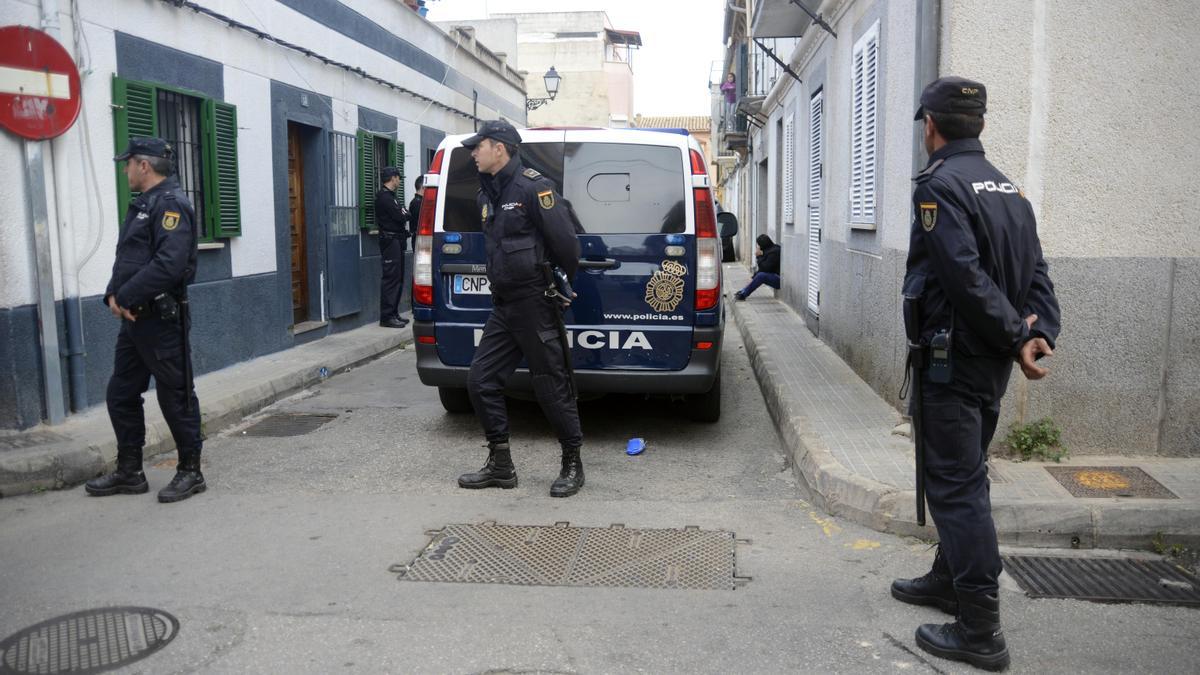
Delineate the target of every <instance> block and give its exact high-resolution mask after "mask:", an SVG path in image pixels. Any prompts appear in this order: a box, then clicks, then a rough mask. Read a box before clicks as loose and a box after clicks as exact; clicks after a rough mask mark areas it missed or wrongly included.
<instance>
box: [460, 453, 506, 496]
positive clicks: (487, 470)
mask: <svg viewBox="0 0 1200 675" xmlns="http://www.w3.org/2000/svg"><path fill="white" fill-rule="evenodd" d="M487 448H488V458H487V463H486V464H484V465H483V468H482V469H480V470H479V471H477V472H475V473H464V474H463V475H461V476H459V477H458V487H461V488H467V489H468V490H478V489H480V488H489V487H498V488H504V489H505V490H508V489H511V488H515V487H517V467H515V466H513V461H512V454H511V453H510V452H509V449H508V443H507V442H503V443H501V442H496V443H488V445H487Z"/></svg>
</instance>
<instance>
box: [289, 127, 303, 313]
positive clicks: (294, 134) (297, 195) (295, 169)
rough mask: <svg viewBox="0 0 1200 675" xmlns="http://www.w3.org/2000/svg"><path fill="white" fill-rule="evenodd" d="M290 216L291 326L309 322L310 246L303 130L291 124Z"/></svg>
mask: <svg viewBox="0 0 1200 675" xmlns="http://www.w3.org/2000/svg"><path fill="white" fill-rule="evenodd" d="M288 213H289V220H288V222H289V224H290V226H291V234H292V323H293V324H298V323H303V322H304V321H307V320H308V242H307V240H306V238H305V230H306V228H305V226H304V222H305V221H304V155H303V153H302V152H301V150H300V129H299V128H298V127H297V126H296V125H295V124H288Z"/></svg>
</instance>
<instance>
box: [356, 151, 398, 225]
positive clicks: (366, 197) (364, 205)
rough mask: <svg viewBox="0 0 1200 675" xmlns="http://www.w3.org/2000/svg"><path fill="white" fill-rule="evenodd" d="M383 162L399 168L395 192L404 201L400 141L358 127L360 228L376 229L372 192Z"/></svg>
mask: <svg viewBox="0 0 1200 675" xmlns="http://www.w3.org/2000/svg"><path fill="white" fill-rule="evenodd" d="M385 166H394V167H396V168H397V169H399V170H400V186H399V187H398V188H396V196H397V197H399V198H400V202H401V203H404V187H405V185H404V184H405V174H404V144H403V143H398V142H396V139H394V138H391V137H389V136H384V135H382V134H376V133H372V132H370V131H366V130H364V129H359V130H358V186H359V192H358V195H359V198H358V201H359V204H360V206H361V208H359V210H358V225H359V227H361V228H363V229H377V228H378V223H376V222H375V194H376V193H378V192H379V187H380V183H379V171H380V170H381V169H383V167H385Z"/></svg>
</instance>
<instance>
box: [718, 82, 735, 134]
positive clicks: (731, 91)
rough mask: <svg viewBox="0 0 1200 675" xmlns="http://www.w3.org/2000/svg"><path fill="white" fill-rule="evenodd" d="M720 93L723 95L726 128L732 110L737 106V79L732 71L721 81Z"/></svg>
mask: <svg viewBox="0 0 1200 675" xmlns="http://www.w3.org/2000/svg"><path fill="white" fill-rule="evenodd" d="M721 93H722V94H724V95H725V129H726V130H728V129H729V126H730V125H729V122H730V121H731V120H732V119H733V111H734V110H735V109H736V108H737V80H736V78H734V76H733V73H729V74H727V75H726V76H725V81H724V82H722V83H721Z"/></svg>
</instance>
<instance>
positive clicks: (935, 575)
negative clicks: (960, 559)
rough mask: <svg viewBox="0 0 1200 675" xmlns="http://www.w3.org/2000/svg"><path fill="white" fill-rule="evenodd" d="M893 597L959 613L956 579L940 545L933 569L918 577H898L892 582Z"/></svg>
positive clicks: (951, 612)
mask: <svg viewBox="0 0 1200 675" xmlns="http://www.w3.org/2000/svg"><path fill="white" fill-rule="evenodd" d="M892 597H893V598H895V599H897V600H899V601H900V602H907V603H908V604H910V605H933V606H934V607H937V608H938V609H940V610H942V611H943V612H946V613H947V614H958V596H957V595H955V594H954V579H953V578H952V577H951V576H950V567H949V566H948V565H946V559H945V558H944V557H943V556H942V547H941V546H939V547H938V550H937V555H935V556H934V557H933V569H931V570H929V572H928V573H927V574H926V575H925V576H923V577H917V578H916V579H896V580H895V581H893V582H892Z"/></svg>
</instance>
